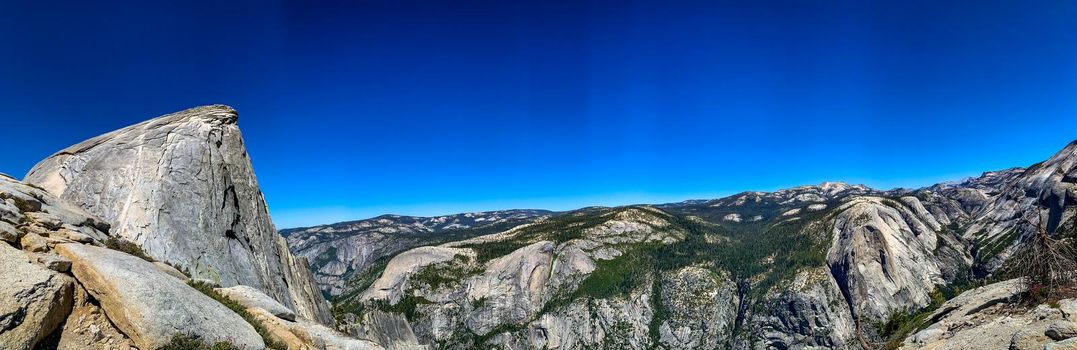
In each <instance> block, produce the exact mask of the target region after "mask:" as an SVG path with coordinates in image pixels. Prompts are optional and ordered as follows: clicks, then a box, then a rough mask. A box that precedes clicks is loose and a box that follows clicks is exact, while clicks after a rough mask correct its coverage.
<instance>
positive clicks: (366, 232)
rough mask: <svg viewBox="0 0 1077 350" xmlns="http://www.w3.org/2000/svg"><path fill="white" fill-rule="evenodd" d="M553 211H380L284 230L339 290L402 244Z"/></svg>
mask: <svg viewBox="0 0 1077 350" xmlns="http://www.w3.org/2000/svg"><path fill="white" fill-rule="evenodd" d="M550 214H551V212H549V211H545V210H499V211H488V212H476V213H463V214H455V215H444V216H434V217H417V216H403V215H382V216H378V217H375V218H371V219H366V220H357V221H348V222H340V223H335V224H332V225H321V226H314V227H303V228H293V229H285V230H281V231H280V233H281V235H282V236H285V237H287V238H288V245H289V246H290V247H291V249H292V252H294V253H295V254H296V255H299V256H303V257H306V258H307V260H308V261H310V262H311V270H312V271H313V272H314V276H315V279H316V280H317V281H318V285H319V287H321V288H322V291H324V292H327V293H329V294H331V295H339V294H340V293H343V292H344V291H346V290H347V281H348V280H350V279H351V278H353V277H354V276H355V275H357V274H362V273H363V272H365V271H366V270H367V269H368V268H370V267H371V265H375V264H377V263H378V262H379V260H384V259H387V258H390V257H392V255H394V254H397V253H400V252H402V251H404V250H407V249H410V248H414V247H418V246H421V245H429V244H435V243H444V242H450V241H454V240H460V239H466V238H471V237H474V236H480V235H482V234H485V233H493V232H498V231H504V230H507V229H510V228H512V227H515V226H518V225H522V224H525V223H528V222H532V221H535V220H538V219H540V218H542V217H545V216H548V215H550Z"/></svg>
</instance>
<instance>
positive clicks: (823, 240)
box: [308, 143, 1077, 349]
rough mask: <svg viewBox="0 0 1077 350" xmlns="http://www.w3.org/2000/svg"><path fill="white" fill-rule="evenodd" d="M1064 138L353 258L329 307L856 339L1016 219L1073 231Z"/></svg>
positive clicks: (791, 344)
mask: <svg viewBox="0 0 1077 350" xmlns="http://www.w3.org/2000/svg"><path fill="white" fill-rule="evenodd" d="M1075 145H1077V143H1075V144H1070V145H1069V146H1067V147H1066V148H1065V149H1063V150H1062V151H1061V152H1059V153H1058V154H1056V155H1055V156H1053V157H1051V158H1050V159H1049V160H1047V161H1045V162H1043V163H1040V164H1036V165H1033V166H1031V167H1029V168H1028V169H1020V168H1014V169H1008V170H1003V171H997V172H987V173H984V174H983V175H982V176H980V177H978V178H973V179H967V180H964V181H960V182H954V183H944V184H938V185H935V186H931V187H927V188H923V189H917V190H904V189H898V190H890V191H879V190H874V189H871V188H867V187H864V186H858V185H848V184H843V183H824V184H822V185H819V186H802V187H797V188H792V189H787V190H782V191H776V192H745V193H741V194H737V195H733V196H730V197H727V198H722V199H717V200H694V201H686V202H681V203H672V204H664V205H657V206H632V207H622V208H587V209H581V210H577V211H571V212H565V213H557V214H554V215H551V216H548V217H541V218H538V219H536V220H534V221H533V222H529V223H527V224H524V225H521V226H517V227H515V228H512V229H509V230H505V231H503V232H498V233H494V234H489V235H484V236H479V237H475V238H469V239H464V240H460V241H455V242H448V243H443V244H440V245H437V246H426V247H421V248H414V249H411V250H407V251H404V252H401V253H399V254H396V255H395V256H393V257H392V258H391V259H389V260H388V262H387V263H385V264H384V265H383V266H382V265H370V267H369V269H370V272H369V273H365V274H357V275H356V276H354V277H352V279H351V280H350V282H349V283H348V284H345V288H343V289H344V291H343V293H340V296H339V297H338V298H337V299H336V301H337V303H336V307H335V308H334V311H335V313H336V315H337V316H338V319H339V320H340V321H342V323H343V324H344V325H345V328H346V329H347V330H348V331H350V332H351V333H353V334H366V335H369V334H377V333H379V332H381V333H382V334H388V333H392V334H401V337H402V339H407V340H408V342H413V341H414V340H418V341H419V342H421V343H425V344H431V345H434V346H436V347H438V348H449V349H464V348H484V347H490V348H510V349H523V348H570V349H575V348H637V349H638V348H652V347H658V348H665V349H704V348H707V349H709V348H716V347H718V348H737V349H747V348H753V349H754V348H779V349H804V348H833V349H847V348H864V347H868V348H874V347H876V346H878V345H879V344H881V342H883V341H885V340H886V338H887V337H889V336H890V332H891V330H888V329H887V328H886V327H885V326H886V325H887V324H891V323H893V322H894V320H895V319H901V318H902V317H904V316H903V315H906V314H908V313H910V312H915V311H916V310H921V309H930V308H932V307H936V306H937V303H938V302H939V301H938V300H939V298H941V297H942V295H943V294H945V293H944V291H945V290H950V289H951V288H952V287H951V286H954V285H964V284H967V283H968V281H970V280H972V279H975V278H979V277H983V276H986V275H990V274H991V273H993V272H994V271H995V270H997V269H998V268H999V267H1000V266H1002V265H1003V262H1004V261H1005V259H1006V257H1007V256H1008V254H1010V253H1012V251H1014V250H1015V249H1016V247H1017V246H1018V245H1019V244H1020V243H1021V242H1022V241H1023V237H1024V236H1025V235H1026V234H1027V232H1031V231H1029V230H1030V227H1032V226H1031V225H1030V222H1037V220H1038V218H1039V217H1043V218H1044V219H1043V223H1044V225H1045V226H1047V227H1048V228H1049V229H1050V231H1051V232H1052V233H1053V234H1056V235H1071V234H1073V233H1074V232H1075V231H1077V230H1075V225H1074V210H1075V209H1074V208H1075V206H1073V204H1075V203H1077V200H1075V198H1077V192H1075V189H1074V187H1072V186H1073V184H1074V183H1075V182H1077V181H1074V180H1073V179H1074V178H1077V170H1075V169H1074V168H1075V165H1077V146H1075ZM308 244H309V242H308ZM337 286H339V284H338V285H337ZM387 318H389V319H393V320H395V321H394V322H391V323H390V322H384V320H386V319H387ZM376 321H380V322H376ZM385 324H392V326H391V328H392V332H385V331H386V329H387V328H390V327H385V326H384V325H385ZM923 339H927V338H923ZM379 341H380V342H381V343H382V344H383V345H387V346H390V347H392V344H393V342H394V340H392V339H381V340H379ZM925 341H927V340H925ZM944 348H945V347H944ZM953 348H961V347H960V346H957V347H953ZM965 348H967V347H965Z"/></svg>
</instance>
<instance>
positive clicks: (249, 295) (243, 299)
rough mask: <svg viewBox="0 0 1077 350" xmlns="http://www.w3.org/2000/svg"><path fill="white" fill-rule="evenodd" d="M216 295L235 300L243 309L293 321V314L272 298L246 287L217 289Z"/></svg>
mask: <svg viewBox="0 0 1077 350" xmlns="http://www.w3.org/2000/svg"><path fill="white" fill-rule="evenodd" d="M216 291H217V293H221V295H224V296H226V297H228V298H229V299H232V300H235V301H236V302H237V303H239V304H240V305H243V307H245V308H248V309H250V308H254V309H262V310H265V311H266V312H268V313H270V314H272V315H273V316H276V317H278V318H281V319H284V320H288V321H295V312H292V310H289V309H288V308H286V307H284V305H281V304H280V303H278V302H277V301H276V300H273V298H270V297H269V296H268V295H265V293H262V292H261V291H259V290H257V289H254V288H252V287H248V286H234V287H228V288H217V289H216Z"/></svg>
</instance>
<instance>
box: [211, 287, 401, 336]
mask: <svg viewBox="0 0 1077 350" xmlns="http://www.w3.org/2000/svg"><path fill="white" fill-rule="evenodd" d="M217 292H218V293H221V294H222V295H224V296H226V297H228V298H230V299H232V300H235V301H236V302H238V303H239V304H240V305H243V307H245V308H246V310H247V312H248V313H250V314H251V315H252V316H253V317H254V318H256V319H257V320H258V321H259V322H261V324H262V326H263V327H265V328H266V331H267V332H269V335H270V337H271V338H272V339H273V340H274V341H277V342H280V343H283V344H284V345H285V346H287V347H288V349H297V350H305V349H324V350H367V349H380V348H381V346H379V345H377V344H376V343H374V342H371V341H368V340H361V339H356V338H353V337H349V336H347V335H345V334H342V333H340V332H338V331H336V330H333V329H331V328H328V327H326V326H323V325H321V324H317V323H314V322H310V321H306V320H303V319H296V318H295V314H294V313H292V311H291V310H288V309H287V308H285V307H284V306H283V305H280V303H277V302H276V301H275V300H273V299H272V298H270V297H269V296H268V295H265V294H263V293H262V292H261V291H259V290H257V289H254V288H251V287H248V286H234V287H230V288H218V289H217Z"/></svg>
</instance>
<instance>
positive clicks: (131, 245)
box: [105, 237, 156, 262]
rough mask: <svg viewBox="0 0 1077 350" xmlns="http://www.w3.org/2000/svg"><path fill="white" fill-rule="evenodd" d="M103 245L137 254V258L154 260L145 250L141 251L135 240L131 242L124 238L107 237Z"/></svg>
mask: <svg viewBox="0 0 1077 350" xmlns="http://www.w3.org/2000/svg"><path fill="white" fill-rule="evenodd" d="M105 247H107V248H108V249H112V250H118V251H121V252H124V253H127V254H131V255H134V256H137V257H139V258H142V260H146V261H149V262H154V261H156V260H153V258H151V257H150V256H149V255H146V252H144V251H142V247H139V246H138V244H135V242H131V241H128V240H126V239H122V238H116V237H109V238H108V239H106V240H105Z"/></svg>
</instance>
